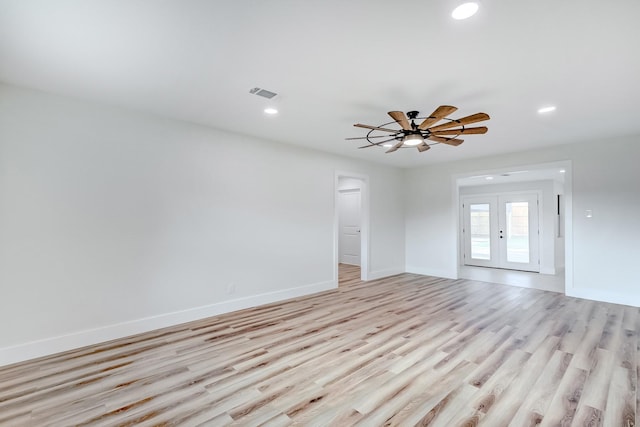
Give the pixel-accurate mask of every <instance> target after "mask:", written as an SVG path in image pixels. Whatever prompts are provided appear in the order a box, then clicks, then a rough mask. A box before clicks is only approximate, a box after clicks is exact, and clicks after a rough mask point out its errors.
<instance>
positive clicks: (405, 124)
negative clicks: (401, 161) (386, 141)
mask: <svg viewBox="0 0 640 427" xmlns="http://www.w3.org/2000/svg"><path fill="white" fill-rule="evenodd" d="M388 114H389V115H390V116H391V118H392V119H393V120H395V121H396V122H398V124H399V125H400V127H401V128H402V129H404V130H412V128H411V125H410V124H409V120H407V116H405V115H404V113H403V112H402V111H389V113H388ZM394 151H395V150H394ZM387 153H388V151H387Z"/></svg>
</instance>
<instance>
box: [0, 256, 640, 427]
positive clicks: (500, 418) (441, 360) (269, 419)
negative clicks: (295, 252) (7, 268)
mask: <svg viewBox="0 0 640 427" xmlns="http://www.w3.org/2000/svg"><path fill="white" fill-rule="evenodd" d="M639 328H640V316H639V310H638V309H637V308H632V307H626V306H621V305H614V304H606V303H598V302H593V301H587V300H580V299H575V298H568V297H565V296H563V295H561V294H556V293H551V292H544V291H538V290H532V289H525V288H516V287H509V286H505V285H497V284H490V283H482V282H473V281H468V280H448V279H440V278H435V277H426V276H418V275H414V274H402V275H398V276H394V277H391V278H386V279H381V280H376V281H371V282H366V283H363V282H361V281H360V280H359V271H358V270H357V269H355V268H353V267H348V266H341V285H340V288H339V289H338V290H335V291H328V292H323V293H321V294H317V295H314V296H310V297H304V298H298V299H295V300H291V301H287V302H284V303H280V304H271V305H267V306H262V307H258V308H254V309H249V310H243V311H239V312H235V313H230V314H226V315H222V316H218V317H214V318H209V319H204V320H201V321H197V322H192V323H189V324H184V325H179V326H175V327H171V328H167V329H163V330H158V331H154V332H151V333H146V334H141V335H138V336H134V337H129V338H126V339H121V340H116V341H112V342H108V343H104V344H101V345H96V346H91V347H87V348H82V349H78V350H74V351H70V352H67V353H63V354H59V355H54V356H50V357H46V358H42V359H38V360H34V361H31V362H26V363H21V364H16V365H12V366H7V367H4V368H0V425H3V426H5V425H7V426H69V425H78V426H115V425H118V426H128V425H136V426H152V425H187V426H197V425H203V426H223V425H242V426H257V425H269V426H288V425H305V426H306V425H313V426H328V425H332V426H347V425H363V426H383V425H384V426H413V425H418V426H425V425H431V426H475V425H480V426H532V425H541V426H558V425H560V426H587V425H589V426H599V425H602V426H624V427H630V426H634V425H635V423H636V418H637V416H638V415H637V413H638V407H639V406H638V393H637V382H638V381H637V378H638V366H639V360H640V359H639V354H640V353H639V352H638V330H639Z"/></svg>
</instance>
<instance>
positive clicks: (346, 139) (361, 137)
mask: <svg viewBox="0 0 640 427" xmlns="http://www.w3.org/2000/svg"><path fill="white" fill-rule="evenodd" d="M370 138H389V135H370V136H357V137H353V138H345V141H353V140H355V139H370Z"/></svg>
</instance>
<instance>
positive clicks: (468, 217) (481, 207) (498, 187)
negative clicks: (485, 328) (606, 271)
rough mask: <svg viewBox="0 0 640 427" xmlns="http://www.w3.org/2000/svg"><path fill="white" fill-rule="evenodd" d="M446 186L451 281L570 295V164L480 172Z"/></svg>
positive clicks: (459, 178)
mask: <svg viewBox="0 0 640 427" xmlns="http://www.w3.org/2000/svg"><path fill="white" fill-rule="evenodd" d="M452 178H453V198H454V200H455V203H456V208H455V214H456V216H457V221H456V222H457V230H458V239H457V240H456V246H457V253H458V263H457V264H458V271H457V273H458V274H457V277H459V278H464V279H471V280H480V281H486V282H494V283H500V284H505V285H512V286H520V287H529V288H536V289H542V290H548V291H554V292H560V293H567V291H569V292H571V291H570V289H571V288H572V287H573V270H572V268H573V246H572V235H573V226H572V222H571V218H572V180H571V161H568V160H566V161H558V162H552V163H542V164H533V165H520V166H513V167H509V168H501V169H491V170H478V171H474V172H468V173H465V174H460V175H457V176H454V177H452ZM536 195H537V200H536ZM501 196H503V197H501ZM516 196H517V197H520V198H517V197H516ZM505 197H506V198H505ZM513 197H516V199H513ZM508 198H511V199H512V200H508ZM509 203H511V204H510V205H509ZM463 205H464V206H463ZM536 205H537V209H536ZM509 206H510V207H509ZM509 209H510V212H509ZM536 214H537V218H536ZM509 217H511V218H510V219H509ZM536 221H537V223H538V226H537V227H536V226H535V223H536ZM471 228H475V229H474V230H471ZM536 228H537V229H536ZM500 231H502V233H500ZM507 234H509V235H507ZM501 237H502V238H501ZM536 245H537V247H536Z"/></svg>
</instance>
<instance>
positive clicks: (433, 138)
mask: <svg viewBox="0 0 640 427" xmlns="http://www.w3.org/2000/svg"><path fill="white" fill-rule="evenodd" d="M427 139H428V140H430V141H436V142H440V143H442V144H447V145H453V146H454V147H457V146H458V145H460V144H462V143H463V142H464V140H463V139H455V138H441V137H439V136H429V137H427Z"/></svg>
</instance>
